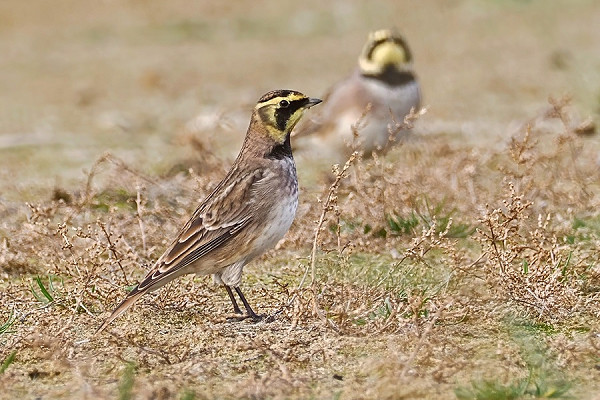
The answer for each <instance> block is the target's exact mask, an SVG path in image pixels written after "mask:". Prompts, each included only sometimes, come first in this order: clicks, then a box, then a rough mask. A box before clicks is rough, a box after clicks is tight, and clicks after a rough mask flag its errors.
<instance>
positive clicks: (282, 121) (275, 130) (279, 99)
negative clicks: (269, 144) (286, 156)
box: [254, 90, 321, 144]
mask: <svg viewBox="0 0 600 400" xmlns="http://www.w3.org/2000/svg"><path fill="white" fill-rule="evenodd" d="M320 102H321V100H320V99H314V98H310V97H307V96H305V95H303V94H302V93H300V92H296V91H294V90H274V91H271V92H269V93H267V94H265V95H264V96H262V97H261V98H260V99H259V100H258V103H257V104H256V107H255V108H254V110H255V115H256V116H257V118H258V120H259V121H258V122H259V123H261V124H262V125H263V126H264V127H265V128H266V131H267V134H268V135H269V136H270V137H271V138H272V139H274V140H275V141H276V142H277V143H280V144H281V143H283V142H285V140H286V138H287V137H288V136H289V134H290V133H291V132H292V129H294V126H296V124H297V123H298V121H299V120H300V118H301V117H302V114H304V111H305V110H306V109H307V108H310V107H312V106H314V105H316V104H319V103H320Z"/></svg>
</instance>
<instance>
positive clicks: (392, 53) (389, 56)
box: [358, 30, 411, 74]
mask: <svg viewBox="0 0 600 400" xmlns="http://www.w3.org/2000/svg"><path fill="white" fill-rule="evenodd" d="M410 61H411V55H410V52H409V50H408V47H407V46H406V43H405V42H404V40H403V39H402V37H400V35H398V34H395V33H393V32H392V31H389V30H380V31H375V32H372V33H371V34H370V35H369V39H368V40H367V43H366V44H365V47H364V48H363V51H362V54H361V55H360V57H359V59H358V64H359V66H360V69H361V71H362V72H363V73H368V74H376V73H380V72H382V71H383V70H384V69H385V68H386V67H387V66H395V67H396V68H397V69H398V70H402V69H404V67H405V66H406V64H408V63H410Z"/></svg>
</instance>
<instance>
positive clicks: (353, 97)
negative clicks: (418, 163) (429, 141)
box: [293, 29, 421, 161]
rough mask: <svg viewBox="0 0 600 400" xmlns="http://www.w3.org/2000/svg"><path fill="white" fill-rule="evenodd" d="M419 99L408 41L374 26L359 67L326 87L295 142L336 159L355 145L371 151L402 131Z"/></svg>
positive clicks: (340, 158)
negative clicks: (356, 134) (321, 99)
mask: <svg viewBox="0 0 600 400" xmlns="http://www.w3.org/2000/svg"><path fill="white" fill-rule="evenodd" d="M420 104H421V90H420V87H419V83H418V81H417V78H416V76H415V73H414V71H413V64H412V54H411V52H410V49H409V48H408V45H407V43H406V41H405V40H404V38H403V37H402V36H400V35H399V34H397V33H395V32H393V31H391V30H387V29H385V30H378V31H374V32H371V33H370V34H369V37H368V40H367V43H366V44H365V46H364V48H363V50H362V53H361V54H360V57H359V58H358V67H357V68H356V69H355V71H354V72H353V73H352V75H350V76H349V77H348V78H346V79H344V80H342V81H340V82H338V83H337V84H335V85H334V86H333V87H332V88H330V89H329V91H328V92H327V94H326V95H325V96H324V97H323V105H322V107H320V109H319V112H318V113H315V115H313V116H311V118H307V119H305V120H303V121H302V123H300V124H299V125H298V127H297V129H296V130H295V132H294V134H293V136H295V137H297V139H298V140H296V138H295V139H294V142H295V144H298V148H299V149H308V151H309V152H310V154H316V153H318V155H319V156H321V157H329V159H337V161H344V160H345V159H346V158H347V156H348V155H349V154H350V153H351V152H352V151H354V150H361V151H363V152H364V154H365V155H370V154H371V153H372V152H373V151H379V150H382V149H385V148H386V147H388V146H389V144H393V142H394V141H395V140H396V139H398V138H399V137H401V136H402V134H403V133H406V129H403V128H402V127H401V126H400V127H399V126H397V124H402V122H403V121H404V117H405V116H406V115H407V114H409V112H410V111H411V109H412V108H414V109H415V110H418V108H419V107H420ZM353 126H354V127H355V128H356V129H353ZM354 131H355V132H357V133H358V136H357V137H356V138H355V134H354Z"/></svg>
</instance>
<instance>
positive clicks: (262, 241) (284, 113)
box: [96, 90, 321, 333]
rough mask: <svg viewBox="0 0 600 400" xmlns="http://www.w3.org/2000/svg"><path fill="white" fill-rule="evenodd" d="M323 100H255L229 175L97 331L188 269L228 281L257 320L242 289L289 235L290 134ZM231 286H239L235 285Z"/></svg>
mask: <svg viewBox="0 0 600 400" xmlns="http://www.w3.org/2000/svg"><path fill="white" fill-rule="evenodd" d="M320 102H321V100H319V99H313V98H308V97H306V96H305V95H303V94H302V93H300V92H296V91H292V90H275V91H271V92H269V93H267V94H265V95H264V96H262V97H261V98H260V99H259V101H258V103H257V104H256V106H255V108H254V111H253V113H252V117H251V120H250V126H249V127H248V131H247V133H246V138H245V140H244V143H243V145H242V149H241V151H240V153H239V155H238V157H237V158H236V160H235V162H234V163H233V165H232V167H231V170H230V171H229V173H228V174H227V176H226V177H225V178H224V179H223V180H222V181H221V182H220V183H219V184H218V185H217V187H216V188H215V189H214V190H213V192H212V193H211V194H210V195H209V196H208V197H207V198H206V199H205V200H204V201H203V202H202V203H201V204H200V205H199V206H198V208H197V209H196V211H195V212H194V214H193V215H192V217H191V218H190V220H189V221H188V222H187V223H186V224H185V226H184V227H183V228H182V229H181V231H180V232H179V233H178V234H177V237H176V239H175V240H174V241H173V242H172V243H171V245H170V246H169V247H168V248H167V250H166V251H165V252H164V253H163V255H162V256H161V257H160V258H159V259H158V260H157V261H156V263H155V264H154V266H153V267H152V269H151V270H150V271H149V272H148V274H147V275H146V277H145V278H144V279H143V280H142V281H141V282H140V283H139V284H138V286H137V287H135V288H134V289H133V290H132V291H131V292H130V293H129V294H128V295H127V297H126V298H125V299H124V300H123V301H122V302H121V303H120V304H119V305H118V306H117V307H116V308H115V310H114V311H113V312H112V314H111V315H110V316H109V317H108V318H107V319H106V320H105V321H104V322H103V323H102V325H101V326H100V327H99V328H98V330H97V331H96V333H98V332H100V331H102V330H103V329H105V328H106V327H107V326H108V325H109V324H110V323H111V322H112V321H113V320H114V319H115V318H117V317H118V316H119V315H121V314H122V313H123V312H125V311H126V310H127V309H128V308H129V307H130V306H132V305H133V304H134V303H135V301H136V300H138V299H139V298H140V297H141V296H142V295H144V294H145V293H147V292H150V291H153V290H156V289H158V288H160V287H162V286H164V285H165V284H167V283H168V282H171V281H172V280H173V279H175V278H177V277H179V276H181V275H184V274H189V273H196V274H201V275H209V274H212V275H213V278H214V280H215V282H217V283H219V284H222V285H224V286H225V289H226V290H227V293H228V295H229V297H230V299H231V301H232V303H233V308H234V312H235V313H236V314H241V313H242V311H241V310H240V308H239V306H238V304H237V302H236V300H235V297H234V294H233V290H234V291H235V292H236V293H237V294H238V296H239V297H240V299H241V301H242V303H243V305H244V307H245V309H246V313H247V316H248V317H251V318H253V319H259V317H258V316H257V314H256V313H255V312H254V311H253V310H252V308H251V307H250V305H249V304H248V302H247V301H246V299H245V297H244V295H243V294H242V291H241V290H240V288H239V285H240V282H241V278H242V271H243V268H244V266H245V265H246V264H247V263H249V262H250V261H252V260H253V259H255V258H256V257H258V256H260V255H261V254H263V253H264V252H265V251H267V250H269V249H270V248H272V247H274V246H275V244H277V242H278V241H279V240H280V239H281V238H282V237H283V236H284V235H285V233H286V232H287V231H288V229H289V227H290V225H291V224H292V221H293V219H294V216H295V213H296V208H297V205H298V180H297V177H296V167H295V164H294V159H293V157H292V148H291V145H290V133H291V131H292V129H293V128H294V126H295V125H296V123H297V122H298V121H299V120H300V118H301V117H302V114H303V113H304V111H305V110H306V109H308V108H310V107H312V106H313V105H315V104H318V103H320ZM232 288H233V290H232Z"/></svg>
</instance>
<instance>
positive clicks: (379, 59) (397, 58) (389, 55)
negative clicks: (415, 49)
mask: <svg viewBox="0 0 600 400" xmlns="http://www.w3.org/2000/svg"><path fill="white" fill-rule="evenodd" d="M371 60H372V61H373V62H374V63H376V64H379V65H384V66H385V65H403V64H405V63H406V61H407V60H406V52H405V51H404V48H402V46H400V45H399V44H397V43H395V42H392V41H386V42H383V43H381V44H380V45H378V46H377V47H375V48H374V49H373V52H372V53H371Z"/></svg>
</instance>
